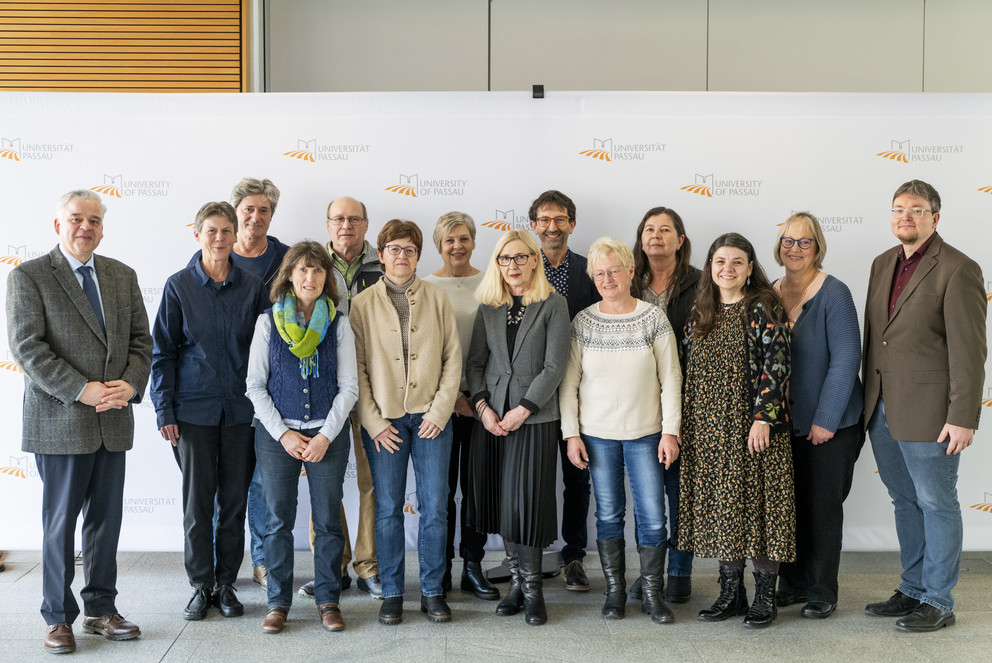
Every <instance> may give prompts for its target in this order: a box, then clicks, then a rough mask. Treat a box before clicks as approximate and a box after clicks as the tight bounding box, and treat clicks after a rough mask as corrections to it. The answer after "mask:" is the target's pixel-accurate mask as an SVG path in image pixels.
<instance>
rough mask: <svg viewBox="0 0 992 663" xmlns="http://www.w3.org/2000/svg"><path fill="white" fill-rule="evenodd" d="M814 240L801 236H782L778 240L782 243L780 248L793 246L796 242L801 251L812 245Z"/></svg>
mask: <svg viewBox="0 0 992 663" xmlns="http://www.w3.org/2000/svg"><path fill="white" fill-rule="evenodd" d="M815 241H816V240H815V239H812V238H810V237H803V238H801V239H795V238H793V237H783V238H782V239H780V240H779V242H781V244H782V248H784V249H791V248H792V247H793V246H795V245H796V244H798V245H799V248H800V249H802V250H803V251H805V250H806V249H808V248H809V247H811V246H813V242H815Z"/></svg>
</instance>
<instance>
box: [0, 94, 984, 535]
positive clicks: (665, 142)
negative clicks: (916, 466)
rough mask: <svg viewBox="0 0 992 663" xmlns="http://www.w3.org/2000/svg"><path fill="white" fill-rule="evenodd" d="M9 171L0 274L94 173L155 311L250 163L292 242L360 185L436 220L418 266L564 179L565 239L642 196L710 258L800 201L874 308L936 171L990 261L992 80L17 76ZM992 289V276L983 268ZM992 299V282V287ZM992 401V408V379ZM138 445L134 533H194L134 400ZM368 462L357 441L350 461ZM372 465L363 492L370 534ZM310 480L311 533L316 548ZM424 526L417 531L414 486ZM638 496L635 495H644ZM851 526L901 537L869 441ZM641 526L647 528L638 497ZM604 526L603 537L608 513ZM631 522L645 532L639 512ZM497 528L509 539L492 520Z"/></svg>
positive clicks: (966, 491)
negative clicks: (149, 88) (901, 217)
mask: <svg viewBox="0 0 992 663" xmlns="http://www.w3.org/2000/svg"><path fill="white" fill-rule="evenodd" d="M0 118H2V119H0V138H2V144H0V184H2V187H0V190H2V192H3V194H4V195H3V199H4V201H5V204H6V205H7V206H8V207H7V212H6V215H7V216H6V220H5V221H3V225H2V229H3V230H2V237H0V274H6V273H9V271H10V269H12V268H13V266H15V265H17V264H19V263H20V262H21V261H23V260H27V259H31V258H34V257H37V256H40V255H43V254H45V253H47V252H48V251H50V250H51V249H52V247H54V246H55V244H56V243H57V239H58V238H57V236H56V234H55V232H54V229H53V218H54V215H55V202H56V200H57V198H58V197H59V196H60V195H61V194H62V193H64V192H66V191H68V190H70V189H77V188H88V189H93V190H94V191H97V192H99V193H101V194H102V195H103V199H104V201H105V202H106V204H107V206H108V211H107V216H106V220H105V228H106V231H105V232H106V236H105V238H104V240H103V243H102V245H101V246H100V249H99V251H98V252H99V253H101V254H104V255H107V256H111V257H114V258H117V259H119V260H122V261H124V262H125V263H127V264H129V265H131V266H132V267H134V268H135V269H136V270H137V272H138V277H139V279H140V282H141V286H142V289H143V292H144V294H145V306H146V307H147V309H148V314H149V317H150V318H151V319H154V316H155V314H156V311H157V310H158V305H159V299H160V297H161V292H162V286H163V284H164V283H165V280H166V278H167V277H168V276H169V275H170V274H172V273H174V272H176V271H177V270H179V269H180V268H182V267H183V266H184V265H185V264H186V262H187V261H188V260H189V257H190V255H191V254H192V253H193V252H194V251H195V250H196V249H197V248H198V247H197V245H196V243H195V242H194V239H193V234H192V230H191V228H190V224H191V223H192V221H193V217H194V215H195V213H196V211H197V209H199V207H200V205H202V204H203V203H204V202H206V201H208V200H227V199H228V198H229V195H230V191H231V188H232V187H233V185H234V184H235V183H236V182H238V180H240V179H241V177H243V176H253V177H258V178H265V177H267V178H270V179H272V180H273V181H274V182H275V183H276V185H277V186H278V187H279V188H280V189H281V191H282V197H281V199H280V201H279V206H278V211H277V213H276V214H275V217H274V221H273V224H272V227H271V231H270V232H271V234H273V235H276V236H277V237H279V238H280V239H281V240H282V241H284V242H286V243H288V244H292V243H294V242H296V241H299V240H301V239H304V238H311V239H316V240H320V241H326V239H327V232H326V229H325V210H326V208H327V204H328V203H329V202H330V201H331V200H332V199H334V198H336V197H338V196H342V195H350V196H354V197H356V198H358V199H360V200H362V201H364V202H365V203H366V205H367V207H368V210H369V217H370V231H369V238H370V239H371V240H372V241H373V244H374V243H375V234H376V233H377V232H378V230H379V228H381V227H382V225H383V223H385V222H386V221H387V220H389V219H391V218H403V219H409V220H413V221H415V222H417V223H418V224H419V225H420V226H421V228H422V229H423V230H424V234H425V239H427V242H426V244H427V245H426V246H425V252H424V258H423V259H422V261H421V264H420V268H419V271H420V273H421V274H427V273H430V272H432V271H434V270H435V269H437V267H438V266H440V259H439V258H438V256H437V255H436V252H435V251H434V250H433V248H432V246H431V245H430V240H429V238H430V235H431V232H432V231H433V228H434V224H435V221H436V220H437V218H438V216H440V215H441V214H443V213H445V212H448V211H451V210H459V211H464V212H467V213H469V214H470V215H472V216H473V217H474V218H475V220H476V223H477V226H478V247H477V249H476V253H475V256H474V263H473V264H474V265H476V266H477V267H479V268H482V269H484V268H485V266H486V264H487V261H488V260H489V256H490V254H491V252H492V248H493V246H494V244H495V241H496V239H497V238H498V237H499V235H500V234H501V232H502V231H503V230H505V229H509V228H528V227H529V226H528V223H527V209H528V207H529V206H530V203H531V201H532V200H533V199H534V198H535V197H536V196H537V195H538V194H539V193H541V192H542V191H544V190H546V189H552V188H553V189H560V190H561V191H563V192H565V193H566V194H568V195H569V196H571V197H572V198H573V199H574V200H575V203H576V206H577V210H578V212H577V225H576V229H575V233H574V235H573V236H572V239H571V241H570V246H572V247H573V248H574V249H575V250H577V251H579V252H584V251H585V250H586V248H587V247H588V246H589V244H590V243H591V242H592V241H593V240H594V239H596V238H597V237H600V236H602V235H607V234H608V235H613V236H615V237H618V238H621V239H623V240H625V241H627V242H628V243H633V240H634V236H633V235H634V231H635V228H636V226H637V224H638V223H639V221H640V219H641V217H642V215H643V214H644V212H645V211H646V210H648V209H649V208H651V207H654V206H657V205H665V206H667V207H671V208H673V209H675V210H677V211H678V212H679V213H680V214H681V216H682V217H683V219H685V222H686V226H687V231H688V235H689V237H690V239H691V240H692V243H693V245H694V247H695V258H694V260H693V262H694V264H696V265H699V263H700V261H701V260H702V258H703V256H704V255H705V253H706V249H707V248H708V246H709V244H710V242H711V241H712V240H713V239H714V238H715V237H716V236H717V235H719V234H721V233H723V232H727V231H732V230H733V231H738V232H741V233H743V234H744V235H745V236H747V237H748V238H749V239H750V240H751V241H752V242H753V243H754V244H755V247H756V248H757V250H758V255H759V260H760V261H761V262H762V263H763V265H764V267H765V269H766V271H767V272H768V273H769V275H770V276H772V277H775V276H777V275H779V274H780V273H781V270H780V269H779V268H778V266H777V265H776V264H775V263H774V261H773V258H772V255H773V253H772V244H773V241H774V238H775V234H776V232H777V225H778V224H780V223H782V222H783V221H784V220H785V219H786V218H787V217H788V216H789V215H790V214H791V213H792V212H793V211H799V210H809V211H811V212H813V213H814V214H816V215H817V216H818V217H819V218H820V220H821V221H822V222H823V225H824V230H825V231H826V237H827V242H828V245H829V246H828V252H827V256H826V261H825V269H826V270H827V271H828V272H830V273H832V274H834V275H835V276H837V277H838V278H840V279H841V280H842V281H844V282H845V283H847V285H848V286H849V287H850V289H851V291H852V292H853V293H854V298H855V301H856V302H857V304H858V307H859V313H860V312H861V311H862V310H863V302H864V297H865V292H866V280H867V277H868V269H869V266H870V264H871V260H872V259H873V257H874V256H875V255H877V254H878V253H880V252H882V251H883V250H885V249H886V248H888V247H890V246H893V245H894V244H895V239H894V238H893V236H892V234H891V231H890V228H889V222H888V218H889V213H888V209H889V207H890V206H891V200H892V192H893V191H894V190H895V189H896V187H897V186H898V185H899V184H901V183H902V182H905V181H907V180H909V179H913V178H919V179H924V180H926V181H928V182H930V183H932V184H933V185H934V186H936V188H937V190H938V191H939V192H940V194H941V196H942V198H943V203H944V206H943V210H942V214H941V222H940V228H939V230H940V232H941V234H942V236H943V237H944V238H945V239H946V240H947V241H948V242H950V243H951V244H953V245H955V246H957V247H958V248H960V249H962V250H964V251H965V252H966V253H968V254H969V255H970V256H971V257H973V258H974V259H975V260H977V261H978V262H979V264H980V265H981V266H982V268H983V272H984V273H985V274H986V277H989V275H992V270H990V269H989V268H990V266H992V248H990V247H992V243H990V239H992V230H990V224H989V217H990V213H992V167H990V165H989V164H990V163H992V129H990V127H992V95H987V94H925V95H924V94H846V95H841V94H734V93H557V94H556V93H551V94H549V95H548V96H547V98H545V99H531V98H529V97H528V96H526V95H523V94H519V93H363V94H265V95H262V94H257V95H210V94H203V95H142V94H131V95H111V94H43V93H42V94H39V93H9V92H8V93H0ZM986 290H987V291H992V284H987V285H986ZM990 296H992V295H990ZM5 352H6V356H4V357H0V359H2V360H3V361H0V369H2V370H0V389H2V394H3V398H2V400H0V418H2V421H3V422H4V427H5V428H6V430H7V433H6V434H5V435H4V436H3V438H2V439H0V504H3V505H4V509H3V514H4V515H3V527H2V528H0V532H2V540H0V548H4V549H10V548H39V547H40V545H41V518H40V493H41V482H40V480H39V478H38V474H37V470H36V467H35V463H34V458H33V457H32V456H31V455H29V454H25V453H23V452H21V451H20V433H21V394H22V389H23V376H22V374H21V373H20V370H19V369H18V367H17V366H16V365H15V364H14V362H13V361H12V358H11V357H10V353H9V350H5ZM984 395H985V396H986V397H987V398H986V399H985V400H984V401H983V404H984V405H985V406H990V405H992V390H988V389H987V393H986V394H984ZM135 414H136V435H135V445H134V450H133V451H132V452H131V453H130V454H129V455H128V472H127V483H126V487H125V496H124V499H125V515H124V525H123V531H122V533H121V548H122V549H129V550H182V545H183V534H182V499H181V495H180V476H179V470H178V468H177V466H176V463H175V461H174V460H173V457H172V452H171V450H170V449H169V448H168V443H166V442H165V441H163V440H162V439H161V438H160V437H159V435H158V432H157V430H156V428H155V416H154V410H153V409H152V406H151V403H150V401H149V400H148V399H147V397H146V399H145V400H144V402H143V403H142V404H141V405H140V406H138V407H137V411H136V413H135ZM990 428H992V424H990V423H989V422H985V424H984V427H983V429H981V430H979V431H978V434H977V436H976V443H975V444H974V446H972V447H971V448H969V449H968V450H967V451H966V452H965V453H964V458H963V461H964V462H963V463H962V464H961V476H960V480H959V495H960V499H961V505H962V511H963V516H964V523H965V541H964V543H965V549H968V550H976V549H980V550H988V549H990V548H992V512H990V511H992V482H990V480H989V478H988V473H987V472H986V471H985V470H983V469H982V468H988V467H989V466H990V464H992V448H990V443H992V433H990V432H989V429H990ZM352 460H353V459H352ZM354 476H355V472H354V465H353V464H352V465H350V466H349V472H348V475H347V477H348V478H347V479H346V486H345V495H346V508H347V511H348V516H349V520H350V524H351V531H352V532H354V531H355V528H356V525H357V490H356V488H355V485H354ZM305 486H306V482H305V480H304V481H303V482H301V500H300V503H301V508H300V510H299V511H300V512H299V515H298V521H297V543H298V545H299V546H300V547H303V546H305V545H306V518H307V508H306V504H307V497H306V488H305ZM408 490H409V496H408V502H409V504H408V506H407V509H406V511H407V514H408V516H407V518H408V520H407V542H408V544H409V545H415V542H416V525H417V515H416V512H417V504H416V495H415V492H414V488H413V483H412V471H411V482H410V484H409V489H408ZM628 503H629V501H628ZM846 511H847V519H846V525H845V545H846V547H847V548H848V549H851V550H881V549H895V548H897V542H896V538H895V531H894V526H893V516H892V506H891V504H890V501H889V498H888V496H887V494H886V492H885V489H884V488H883V486H882V484H881V482H880V481H879V478H878V474H877V472H876V471H875V464H874V459H873V458H872V454H871V450H870V447H869V446H867V445H866V447H865V449H864V451H863V453H862V455H861V459H860V461H859V463H858V466H857V471H856V476H855V482H854V488H853V491H852V493H851V496H850V498H849V499H848V502H847V510H846ZM629 514H630V517H629V518H628V530H630V528H631V526H632V521H633V516H632V511H629ZM589 524H590V537H589V538H590V542H591V541H592V540H594V539H595V529H594V527H593V524H594V515H593V513H590V516H589ZM628 539H633V536H632V533H631V532H630V531H629V532H628ZM491 543H492V544H494V545H499V541H498V539H497V538H495V537H493V540H491Z"/></svg>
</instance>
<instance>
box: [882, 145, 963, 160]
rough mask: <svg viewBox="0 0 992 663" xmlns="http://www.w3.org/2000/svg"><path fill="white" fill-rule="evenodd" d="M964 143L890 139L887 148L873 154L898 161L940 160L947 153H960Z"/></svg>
mask: <svg viewBox="0 0 992 663" xmlns="http://www.w3.org/2000/svg"><path fill="white" fill-rule="evenodd" d="M963 151H964V145H939V144H935V145H914V144H913V142H912V141H911V140H909V139H906V140H890V141H889V149H887V150H885V151H884V152H879V153H878V154H876V155H875V156H877V157H882V158H883V159H889V160H890V161H898V162H899V163H909V162H911V161H913V162H922V161H941V160H943V158H944V156H946V155H948V154H961V153H962V152H963Z"/></svg>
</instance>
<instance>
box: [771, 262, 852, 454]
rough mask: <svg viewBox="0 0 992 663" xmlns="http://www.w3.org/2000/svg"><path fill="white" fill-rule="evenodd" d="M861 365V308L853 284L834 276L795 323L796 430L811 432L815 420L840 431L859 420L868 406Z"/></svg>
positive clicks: (793, 384) (792, 399)
mask: <svg viewBox="0 0 992 663" xmlns="http://www.w3.org/2000/svg"><path fill="white" fill-rule="evenodd" d="M860 368H861V327H860V325H859V324H858V311H857V309H855V308H854V300H853V299H852V298H851V291H850V290H848V288H847V286H846V285H844V284H843V283H842V282H841V281H839V280H837V279H835V278H834V277H833V276H829V275H828V276H827V278H826V280H825V281H824V282H823V286H822V287H821V288H820V291H819V292H817V293H816V295H814V296H813V298H812V299H811V300H809V301H808V302H806V303H805V304H803V312H802V313H800V314H799V319H798V320H796V324H795V326H793V328H792V380H791V384H790V387H789V388H790V393H789V399H790V402H791V405H792V430H793V434H794V435H796V436H797V437H805V436H806V435H808V434H809V429H810V427H811V426H812V425H813V424H816V425H817V426H820V427H822V428H825V429H827V430H828V431H831V432H837V430H838V429H841V428H846V427H848V426H853V425H855V424H856V423H858V419H859V418H860V417H861V410H862V406H863V405H864V402H863V401H864V394H863V389H862V386H861V380H860V379H859V378H858V371H859V370H860Z"/></svg>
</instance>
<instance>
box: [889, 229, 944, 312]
mask: <svg viewBox="0 0 992 663" xmlns="http://www.w3.org/2000/svg"><path fill="white" fill-rule="evenodd" d="M936 237H937V232H936V231H934V233H933V234H931V235H930V237H929V238H927V241H925V242H923V244H922V245H921V246H920V248H918V249H916V251H914V252H913V255H911V256H909V257H908V258H907V257H906V250H905V249H904V248H903V247H901V246H900V247H899V255H898V257H897V258H896V273H895V274H894V275H893V277H892V290H890V291H889V319H890V320H891V319H892V314H893V313H895V310H896V302H898V301H899V296H900V295H902V293H903V291H904V290H905V289H906V286H908V285H909V281H910V279H912V278H913V274H914V273H916V268H917V267H919V266H920V260H922V259H923V256H924V254H926V252H927V249H929V248H930V245H931V244H933V240H934V239H935V238H936Z"/></svg>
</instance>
